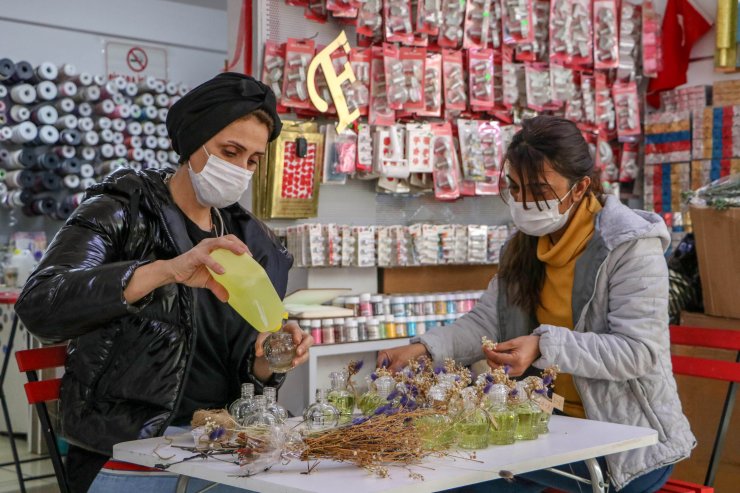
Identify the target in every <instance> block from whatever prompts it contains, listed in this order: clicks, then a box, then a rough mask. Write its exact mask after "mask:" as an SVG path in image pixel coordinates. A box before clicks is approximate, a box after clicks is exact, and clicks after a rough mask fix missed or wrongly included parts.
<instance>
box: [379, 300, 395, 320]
mask: <svg viewBox="0 0 740 493" xmlns="http://www.w3.org/2000/svg"><path fill="white" fill-rule="evenodd" d="M382 314H383V315H391V314H393V312H392V311H391V299H390V297H388V296H383V313H382ZM378 315H380V314H378ZM376 316H377V315H376Z"/></svg>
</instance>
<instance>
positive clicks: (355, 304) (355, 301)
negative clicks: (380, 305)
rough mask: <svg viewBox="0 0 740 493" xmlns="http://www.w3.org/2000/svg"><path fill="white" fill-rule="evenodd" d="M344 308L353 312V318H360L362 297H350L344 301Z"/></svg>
mask: <svg viewBox="0 0 740 493" xmlns="http://www.w3.org/2000/svg"><path fill="white" fill-rule="evenodd" d="M344 307H345V308H348V309H350V310H352V313H353V315H352V316H353V317H359V316H360V297H359V296H348V297H347V299H346V300H345V301H344Z"/></svg>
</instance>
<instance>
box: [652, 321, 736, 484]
mask: <svg viewBox="0 0 740 493" xmlns="http://www.w3.org/2000/svg"><path fill="white" fill-rule="evenodd" d="M670 330H671V343H672V344H675V345H679V346H695V347H701V348H712V349H728V350H730V351H737V355H736V357H735V362H734V363H733V362H732V361H722V360H713V359H706V358H697V357H693V356H677V355H673V356H671V360H672V362H673V373H675V374H676V375H687V376H693V377H700V378H711V379H714V380H722V381H726V382H728V384H729V388H728V389H727V397H726V398H725V402H724V406H723V408H722V416H721V418H720V420H719V427H718V429H717V435H716V436H715V439H714V446H713V448H712V457H711V459H710V460H709V467H708V468H707V476H706V478H705V479H704V483H705V485H706V486H705V485H698V484H693V483H688V482H685V481H677V480H669V481H668V483H666V485H665V486H664V487H663V489H661V490H660V492H663V493H693V492H696V493H713V492H714V488H713V485H714V478H715V476H716V475H717V468H718V467H719V459H720V456H721V455H722V449H723V448H724V444H725V437H726V436H727V428H728V427H729V426H730V419H731V418H732V411H733V407H734V405H735V396H736V394H737V384H738V382H740V330H724V329H704V328H697V327H683V326H678V325H672V326H671V328H670Z"/></svg>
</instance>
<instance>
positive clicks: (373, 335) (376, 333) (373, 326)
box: [367, 318, 380, 341]
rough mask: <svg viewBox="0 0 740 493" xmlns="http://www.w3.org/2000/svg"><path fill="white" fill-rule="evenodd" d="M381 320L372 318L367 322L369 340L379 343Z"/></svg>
mask: <svg viewBox="0 0 740 493" xmlns="http://www.w3.org/2000/svg"><path fill="white" fill-rule="evenodd" d="M379 326H380V320H378V319H377V318H370V319H368V321H367V340H368V341H377V340H378V339H380V327H379Z"/></svg>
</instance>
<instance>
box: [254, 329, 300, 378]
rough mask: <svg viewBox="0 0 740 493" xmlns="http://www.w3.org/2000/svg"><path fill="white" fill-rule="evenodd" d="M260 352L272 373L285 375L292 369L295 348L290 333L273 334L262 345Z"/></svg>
mask: <svg viewBox="0 0 740 493" xmlns="http://www.w3.org/2000/svg"><path fill="white" fill-rule="evenodd" d="M262 350H263V351H264V352H265V358H267V363H268V364H269V367H270V371H272V372H274V373H287V372H289V371H290V370H291V369H292V368H293V358H295V352H296V346H295V343H294V342H293V334H291V333H290V332H283V331H279V332H273V333H272V334H270V335H269V336H267V338H266V339H265V342H263V343H262Z"/></svg>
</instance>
